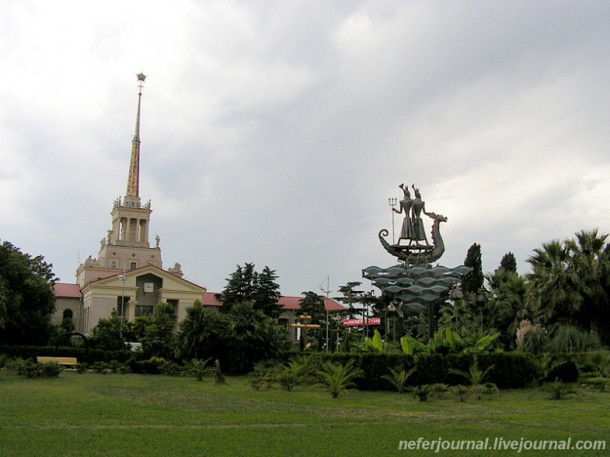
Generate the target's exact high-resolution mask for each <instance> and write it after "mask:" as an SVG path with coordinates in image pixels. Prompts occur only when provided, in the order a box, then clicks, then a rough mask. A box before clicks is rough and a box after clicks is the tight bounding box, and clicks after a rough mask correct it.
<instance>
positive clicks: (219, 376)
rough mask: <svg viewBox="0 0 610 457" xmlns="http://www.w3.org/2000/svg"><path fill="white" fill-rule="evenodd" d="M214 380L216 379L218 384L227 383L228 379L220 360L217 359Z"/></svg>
mask: <svg viewBox="0 0 610 457" xmlns="http://www.w3.org/2000/svg"><path fill="white" fill-rule="evenodd" d="M213 371H214V381H216V384H226V382H227V380H226V378H225V375H224V374H223V372H222V370H221V369H220V360H218V359H216V360H215V361H214V368H213Z"/></svg>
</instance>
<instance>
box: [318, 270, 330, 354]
mask: <svg viewBox="0 0 610 457" xmlns="http://www.w3.org/2000/svg"><path fill="white" fill-rule="evenodd" d="M322 284H324V283H322ZM319 287H320V289H321V290H322V292H326V300H324V299H322V300H323V301H324V309H325V310H326V352H329V351H330V348H329V344H328V327H329V326H330V322H329V320H328V300H329V294H330V293H331V292H332V291H331V290H330V276H327V277H326V289H324V288H322V285H320V286H319Z"/></svg>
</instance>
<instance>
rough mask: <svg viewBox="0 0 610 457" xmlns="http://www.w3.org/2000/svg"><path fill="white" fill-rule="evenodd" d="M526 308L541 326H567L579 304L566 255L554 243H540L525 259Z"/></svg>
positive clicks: (576, 281) (565, 252) (573, 273)
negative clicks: (526, 272)
mask: <svg viewBox="0 0 610 457" xmlns="http://www.w3.org/2000/svg"><path fill="white" fill-rule="evenodd" d="M528 262H529V263H530V264H531V266H532V272H531V273H530V274H529V275H528V285H527V306H528V308H529V311H530V312H531V314H532V315H533V316H535V317H536V318H537V319H539V320H540V321H541V322H542V323H543V324H548V325H551V324H556V323H559V324H571V323H573V322H574V317H575V315H576V313H577V311H578V310H579V309H580V307H581V304H582V296H581V295H580V294H579V293H578V276H577V275H576V271H575V269H574V268H570V265H571V258H570V252H569V250H568V249H567V248H566V246H565V245H564V244H563V243H561V242H559V241H558V240H555V241H551V242H549V243H543V245H542V248H537V249H534V254H533V255H532V256H531V257H530V258H529V259H528Z"/></svg>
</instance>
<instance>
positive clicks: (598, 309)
mask: <svg viewBox="0 0 610 457" xmlns="http://www.w3.org/2000/svg"><path fill="white" fill-rule="evenodd" d="M607 239H608V235H606V234H599V232H598V230H593V231H584V230H583V231H580V232H578V233H576V239H573V240H566V241H565V242H564V243H560V242H559V241H553V242H550V243H546V244H543V245H542V248H541V249H535V250H534V255H532V256H531V257H530V259H529V260H528V262H529V263H530V264H531V265H532V269H533V271H532V273H531V274H530V275H529V276H528V289H527V295H528V297H527V305H528V307H529V310H530V311H532V312H533V314H534V316H537V317H538V318H540V320H541V321H542V323H543V324H546V325H549V326H551V327H557V326H558V324H570V325H576V326H578V327H580V328H582V329H584V330H587V331H592V332H595V333H599V335H600V337H601V338H602V340H604V341H605V342H608V341H609V340H610V324H608V322H609V321H610V296H609V294H610V245H608V244H607Z"/></svg>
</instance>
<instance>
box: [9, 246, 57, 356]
mask: <svg viewBox="0 0 610 457" xmlns="http://www.w3.org/2000/svg"><path fill="white" fill-rule="evenodd" d="M52 267H53V266H52V265H51V264H47V263H46V262H45V260H44V257H42V256H36V257H32V256H30V255H29V254H24V253H22V252H21V251H20V250H19V249H18V248H16V247H15V246H13V245H12V244H11V243H9V242H7V241H5V242H3V243H2V244H1V245H0V329H2V331H0V344H9V345H21V344H22V345H42V344H46V343H48V340H49V337H50V335H51V333H52V326H51V316H52V315H53V312H54V311H55V292H54V290H53V286H54V284H55V282H56V280H57V279H56V277H55V275H54V274H53V272H52V270H51V269H52Z"/></svg>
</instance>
